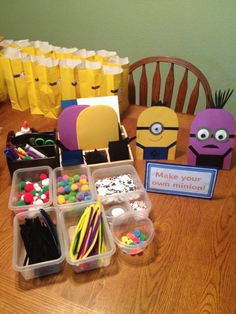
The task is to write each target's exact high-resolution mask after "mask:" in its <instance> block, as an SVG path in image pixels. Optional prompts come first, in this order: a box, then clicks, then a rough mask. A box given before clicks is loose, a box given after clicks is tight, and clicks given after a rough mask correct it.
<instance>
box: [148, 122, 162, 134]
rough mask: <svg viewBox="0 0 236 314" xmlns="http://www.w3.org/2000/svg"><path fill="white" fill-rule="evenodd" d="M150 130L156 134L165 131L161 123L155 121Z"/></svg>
mask: <svg viewBox="0 0 236 314" xmlns="http://www.w3.org/2000/svg"><path fill="white" fill-rule="evenodd" d="M150 131H151V133H152V134H154V135H158V134H160V133H162V132H163V126H162V124H161V123H158V122H155V123H153V124H152V125H151V126H150Z"/></svg>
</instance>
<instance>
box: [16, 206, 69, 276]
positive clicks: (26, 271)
mask: <svg viewBox="0 0 236 314" xmlns="http://www.w3.org/2000/svg"><path fill="white" fill-rule="evenodd" d="M44 210H45V211H46V212H47V213H48V214H49V216H50V218H51V220H52V222H53V223H54V224H55V225H56V230H57V236H58V240H59V246H60V251H61V255H60V257H59V258H57V259H54V260H48V261H45V262H41V263H35V264H30V265H25V266H24V260H25V257H26V250H25V246H24V243H23V240H22V237H21V233H20V225H21V224H24V222H25V219H27V218H35V217H37V216H38V217H39V218H40V219H42V215H41V213H40V211H39V209H36V210H33V211H31V210H29V211H25V212H23V213H19V214H16V215H15V217H14V220H13V259H12V266H13V268H14V269H15V270H16V271H18V272H20V273H21V275H22V276H23V277H24V279H25V280H29V279H33V278H36V277H42V276H46V275H51V274H54V273H58V272H60V271H61V269H62V264H63V261H64V252H63V251H64V250H63V240H62V232H61V226H60V219H59V214H58V212H59V211H58V210H57V209H56V208H54V207H49V208H44Z"/></svg>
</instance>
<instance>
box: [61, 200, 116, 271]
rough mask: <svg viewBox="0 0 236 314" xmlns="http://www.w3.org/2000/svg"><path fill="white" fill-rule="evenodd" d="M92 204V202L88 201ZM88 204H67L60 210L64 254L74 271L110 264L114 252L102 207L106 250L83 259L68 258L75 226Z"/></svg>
mask: <svg viewBox="0 0 236 314" xmlns="http://www.w3.org/2000/svg"><path fill="white" fill-rule="evenodd" d="M90 204H92V203H90ZM90 204H79V205H77V206H67V207H65V208H64V209H63V211H60V220H61V226H62V233H63V239H64V254H65V258H66V261H67V263H68V264H70V265H71V266H72V267H73V270H74V271H75V272H76V273H80V272H84V271H88V270H92V269H96V268H100V267H106V266H108V265H109V264H110V261H111V257H112V255H113V254H114V253H115V250H116V248H115V244H114V241H113V237H112V235H111V231H110V229H109V226H108V222H107V220H106V216H105V214H104V211H103V207H102V222H103V227H104V229H103V230H104V237H105V243H106V252H104V253H102V254H97V255H93V256H89V257H86V258H83V259H78V260H72V259H71V258H70V254H69V249H70V244H71V241H72V237H73V233H74V230H75V228H76V226H77V223H78V221H79V219H80V217H81V215H82V214H83V212H84V210H85V209H86V207H87V206H89V205H90ZM101 206H102V205H101Z"/></svg>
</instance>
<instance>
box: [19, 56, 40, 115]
mask: <svg viewBox="0 0 236 314" xmlns="http://www.w3.org/2000/svg"><path fill="white" fill-rule="evenodd" d="M22 64H23V69H24V72H25V77H26V85H27V93H28V100H29V105H30V112H31V114H44V112H43V110H41V103H40V102H41V100H40V92H39V88H38V86H37V81H36V80H35V76H34V70H33V69H34V66H35V57H34V56H31V55H28V54H22Z"/></svg>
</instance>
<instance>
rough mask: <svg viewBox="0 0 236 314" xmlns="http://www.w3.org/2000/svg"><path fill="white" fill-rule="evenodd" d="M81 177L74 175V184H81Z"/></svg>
mask: <svg viewBox="0 0 236 314" xmlns="http://www.w3.org/2000/svg"><path fill="white" fill-rule="evenodd" d="M79 179H80V176H79V175H78V174H75V175H74V182H79Z"/></svg>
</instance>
